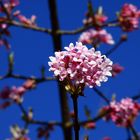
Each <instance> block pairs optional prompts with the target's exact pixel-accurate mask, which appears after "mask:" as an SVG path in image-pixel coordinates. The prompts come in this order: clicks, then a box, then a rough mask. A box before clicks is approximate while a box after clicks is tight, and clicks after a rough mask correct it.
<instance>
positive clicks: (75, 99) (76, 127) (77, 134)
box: [71, 95, 80, 140]
mask: <svg viewBox="0 0 140 140" xmlns="http://www.w3.org/2000/svg"><path fill="white" fill-rule="evenodd" d="M71 97H72V100H73V107H74V133H75V140H79V129H80V128H79V123H78V103H77V99H78V96H77V95H72V96H71Z"/></svg>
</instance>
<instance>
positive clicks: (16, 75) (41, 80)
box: [0, 74, 56, 84]
mask: <svg viewBox="0 0 140 140" xmlns="http://www.w3.org/2000/svg"><path fill="white" fill-rule="evenodd" d="M7 78H14V79H20V80H29V79H31V80H35V81H36V83H37V84H39V83H42V82H46V81H52V80H56V78H55V77H43V78H37V77H35V76H24V75H18V74H6V75H5V76H1V77H0V80H4V79H7Z"/></svg>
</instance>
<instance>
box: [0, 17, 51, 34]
mask: <svg viewBox="0 0 140 140" xmlns="http://www.w3.org/2000/svg"><path fill="white" fill-rule="evenodd" d="M0 23H6V24H8V25H12V26H15V27H21V28H25V29H30V30H34V31H38V32H44V33H48V34H51V33H52V31H51V29H47V28H43V27H38V26H36V25H28V24H23V23H21V22H18V21H16V20H6V21H1V22H0Z"/></svg>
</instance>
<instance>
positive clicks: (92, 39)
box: [79, 29, 115, 45]
mask: <svg viewBox="0 0 140 140" xmlns="http://www.w3.org/2000/svg"><path fill="white" fill-rule="evenodd" d="M79 41H80V42H82V43H83V44H93V45H98V44H100V43H106V44H109V45H113V44H114V43H115V42H114V40H113V38H112V36H111V34H109V33H107V31H106V30H94V29H90V30H88V31H85V32H83V33H82V34H81V36H80V38H79Z"/></svg>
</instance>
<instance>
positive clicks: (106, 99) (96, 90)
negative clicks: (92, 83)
mask: <svg viewBox="0 0 140 140" xmlns="http://www.w3.org/2000/svg"><path fill="white" fill-rule="evenodd" d="M93 90H94V91H95V92H96V93H97V94H98V95H99V96H100V97H101V98H102V99H103V100H104V101H105V102H106V103H107V104H110V100H109V99H108V98H107V97H106V96H105V95H104V94H103V93H102V92H101V91H100V90H98V89H97V88H95V87H94V88H93Z"/></svg>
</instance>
